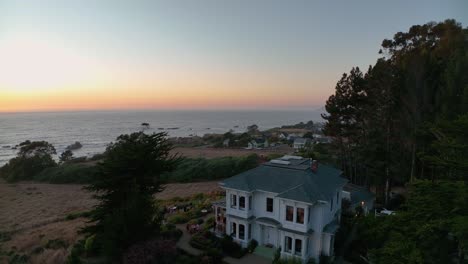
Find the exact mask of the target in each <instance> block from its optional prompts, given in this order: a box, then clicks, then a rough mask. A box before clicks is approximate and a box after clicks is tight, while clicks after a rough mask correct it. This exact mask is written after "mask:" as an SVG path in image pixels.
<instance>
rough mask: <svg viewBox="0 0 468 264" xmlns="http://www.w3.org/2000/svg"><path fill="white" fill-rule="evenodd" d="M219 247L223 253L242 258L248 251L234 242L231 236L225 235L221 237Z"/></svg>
mask: <svg viewBox="0 0 468 264" xmlns="http://www.w3.org/2000/svg"><path fill="white" fill-rule="evenodd" d="M221 249H222V250H223V252H224V253H225V254H227V255H228V256H230V257H233V258H242V257H243V256H244V255H245V254H247V251H248V250H247V249H244V248H242V247H241V245H239V244H237V243H236V242H234V240H233V239H232V237H230V236H226V235H225V236H224V237H223V238H222V239H221Z"/></svg>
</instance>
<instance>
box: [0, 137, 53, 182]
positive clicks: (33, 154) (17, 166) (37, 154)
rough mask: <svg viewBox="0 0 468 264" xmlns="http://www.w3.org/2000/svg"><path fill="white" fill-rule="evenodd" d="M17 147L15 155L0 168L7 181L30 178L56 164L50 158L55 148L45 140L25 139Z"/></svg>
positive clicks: (0, 172) (0, 173)
mask: <svg viewBox="0 0 468 264" xmlns="http://www.w3.org/2000/svg"><path fill="white" fill-rule="evenodd" d="M19 147H20V149H19V151H18V154H17V156H16V157H15V158H13V159H11V160H10V161H9V162H8V163H7V164H5V165H4V166H3V167H1V168H0V175H1V176H2V177H3V178H5V179H6V180H7V181H21V180H31V179H32V178H33V177H34V176H35V175H37V174H39V173H40V172H42V171H43V170H44V169H46V168H50V167H55V166H56V165H57V163H56V162H55V161H54V159H53V158H52V155H54V154H56V151H55V148H54V146H53V145H52V144H50V143H48V142H46V141H33V142H31V141H29V140H27V141H24V142H22V143H20V144H19Z"/></svg>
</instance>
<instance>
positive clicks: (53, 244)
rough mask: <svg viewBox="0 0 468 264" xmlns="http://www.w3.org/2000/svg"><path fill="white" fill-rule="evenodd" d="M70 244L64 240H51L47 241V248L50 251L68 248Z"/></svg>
mask: <svg viewBox="0 0 468 264" xmlns="http://www.w3.org/2000/svg"><path fill="white" fill-rule="evenodd" d="M67 247H68V243H67V242H66V241H64V240H62V239H50V240H49V241H47V243H46V245H45V248H50V249H59V248H67Z"/></svg>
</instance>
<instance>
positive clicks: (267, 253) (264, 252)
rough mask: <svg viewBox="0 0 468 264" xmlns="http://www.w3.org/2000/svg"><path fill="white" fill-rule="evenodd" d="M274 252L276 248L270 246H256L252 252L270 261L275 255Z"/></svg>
mask: <svg viewBox="0 0 468 264" xmlns="http://www.w3.org/2000/svg"><path fill="white" fill-rule="evenodd" d="M275 253H276V248H271V247H266V246H257V248H255V250H254V252H253V254H254V255H257V256H260V257H263V258H265V259H268V260H270V262H271V261H272V260H273V258H274V257H275Z"/></svg>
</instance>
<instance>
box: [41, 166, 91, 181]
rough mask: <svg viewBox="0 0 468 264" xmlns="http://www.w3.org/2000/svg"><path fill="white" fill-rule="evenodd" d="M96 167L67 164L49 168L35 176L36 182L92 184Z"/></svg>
mask: <svg viewBox="0 0 468 264" xmlns="http://www.w3.org/2000/svg"><path fill="white" fill-rule="evenodd" d="M97 170H98V169H97V167H96V166H89V165H84V164H73V163H65V164H62V165H60V166H56V167H52V168H47V169H45V170H43V171H42V172H40V173H39V174H37V175H35V176H34V180H36V181H41V182H49V183H90V182H92V181H93V180H94V179H95V175H96V173H97Z"/></svg>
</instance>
